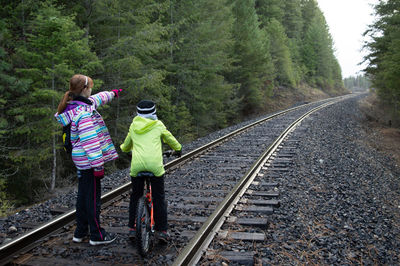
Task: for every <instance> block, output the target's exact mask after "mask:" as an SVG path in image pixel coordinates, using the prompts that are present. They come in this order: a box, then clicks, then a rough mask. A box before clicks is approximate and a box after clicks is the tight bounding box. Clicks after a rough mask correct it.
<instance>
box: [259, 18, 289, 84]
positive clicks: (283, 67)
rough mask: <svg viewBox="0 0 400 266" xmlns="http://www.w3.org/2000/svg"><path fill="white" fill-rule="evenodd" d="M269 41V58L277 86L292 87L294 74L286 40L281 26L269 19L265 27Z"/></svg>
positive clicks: (274, 20)
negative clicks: (271, 61)
mask: <svg viewBox="0 0 400 266" xmlns="http://www.w3.org/2000/svg"><path fill="white" fill-rule="evenodd" d="M266 29H267V31H268V35H269V37H270V40H271V56H272V59H273V62H274V66H275V70H276V79H277V82H278V84H281V85H284V86H289V87H293V86H294V85H295V83H296V81H295V80H296V79H295V74H294V70H293V65H292V59H291V56H290V49H289V47H288V46H287V43H288V42H289V41H288V38H287V36H286V33H285V29H284V28H283V26H282V24H281V23H280V22H279V21H277V20H276V19H271V20H270V22H269V23H268V24H267V25H266Z"/></svg>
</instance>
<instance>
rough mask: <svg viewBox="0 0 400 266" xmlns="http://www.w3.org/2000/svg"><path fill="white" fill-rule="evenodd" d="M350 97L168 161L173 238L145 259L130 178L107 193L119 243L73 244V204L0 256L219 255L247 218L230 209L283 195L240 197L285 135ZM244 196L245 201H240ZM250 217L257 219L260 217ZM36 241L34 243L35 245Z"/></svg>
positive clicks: (52, 259) (117, 259)
mask: <svg viewBox="0 0 400 266" xmlns="http://www.w3.org/2000/svg"><path fill="white" fill-rule="evenodd" d="M345 97H349V96H345ZM345 97H337V98H332V99H328V100H324V101H320V102H316V103H311V104H307V105H303V106H298V107H295V108H291V109H288V110H285V111H282V112H279V113H276V114H274V115H271V116H268V117H265V118H263V119H260V120H258V121H256V122H254V123H252V124H250V125H247V126H245V127H243V128H241V129H238V130H235V131H234V132H232V133H230V134H227V135H225V136H223V137H221V138H219V139H217V140H215V141H213V142H210V143H208V144H206V145H204V146H201V147H199V148H197V149H195V150H193V151H190V152H188V153H187V154H185V155H184V156H182V157H181V158H180V159H176V160H173V161H171V162H169V163H167V164H166V170H167V175H166V177H167V178H166V194H167V199H168V212H169V217H168V220H169V225H170V234H171V243H170V244H169V245H168V246H166V247H160V246H156V247H154V251H153V253H152V254H151V256H149V258H141V257H140V256H139V255H138V254H137V252H136V249H135V247H134V246H133V245H132V244H131V243H130V242H129V241H128V240H127V228H126V224H127V220H128V217H127V215H128V202H129V195H128V191H129V189H130V184H129V183H127V184H125V185H123V186H121V187H119V188H116V189H114V190H112V191H111V192H109V193H106V194H104V195H103V197H102V201H103V206H104V207H103V209H104V210H103V212H102V215H101V217H102V220H103V221H102V224H103V225H104V227H106V230H107V231H110V232H113V233H116V234H117V235H118V239H117V240H116V241H115V242H114V243H113V244H111V245H108V246H105V247H90V246H89V245H88V243H87V242H86V243H81V244H76V243H72V241H71V238H72V232H73V228H74V225H73V223H71V222H73V220H74V217H75V211H74V210H71V211H69V212H67V213H65V214H63V215H60V216H59V217H57V218H56V219H54V220H52V221H49V222H48V223H46V224H44V225H42V226H39V227H37V228H36V229H34V230H31V231H29V232H27V233H25V234H24V235H21V236H19V237H18V238H16V239H14V240H12V241H11V242H9V243H7V244H4V245H2V246H0V258H1V261H0V262H1V264H5V263H8V262H12V263H14V264H24V265H38V264H54V265H62V264H72V263H73V264H76V265H80V264H82V265H85V264H88V263H96V264H101V263H104V264H125V263H133V262H139V263H150V264H151V263H154V264H156V263H160V262H161V263H163V262H164V263H170V262H171V261H173V260H174V259H175V258H176V257H177V254H178V253H179V254H180V256H179V257H178V258H177V259H176V260H175V264H176V265H189V264H193V263H195V262H197V261H199V260H200V259H201V255H202V254H206V258H203V260H204V259H209V258H212V257H213V256H214V258H215V257H216V256H218V254H217V253H216V252H215V251H213V250H210V251H207V252H206V246H207V245H208V244H209V243H210V242H211V240H212V239H213V236H214V235H216V234H217V236H218V237H220V238H221V237H223V236H224V234H225V232H223V231H221V232H219V233H217V232H218V230H219V228H221V226H223V224H224V222H225V221H226V220H227V221H228V222H230V223H234V222H236V223H237V225H241V222H242V223H243V219H242V218H240V219H238V218H237V217H236V220H235V216H232V217H230V218H228V216H229V214H228V213H230V212H231V211H232V210H233V211H234V212H238V211H242V212H243V211H244V212H249V208H247V209H246V206H245V205H244V204H250V205H251V204H252V205H254V206H256V208H254V207H253V210H257V208H258V210H263V211H262V212H264V213H266V214H268V212H269V211H271V209H272V207H271V206H275V207H276V206H278V205H279V202H278V201H276V200H275V201H273V200H271V199H251V198H246V200H247V201H246V202H245V198H243V199H242V201H240V199H241V196H243V195H244V194H246V190H247V188H248V187H249V186H250V185H251V184H252V182H253V181H254V179H255V178H256V176H257V174H258V172H259V171H260V169H261V170H262V169H263V167H264V168H265V166H264V165H265V163H266V162H267V161H268V160H270V159H271V157H272V154H273V153H274V152H276V150H277V149H278V147H279V145H280V144H281V143H282V141H283V140H284V138H285V137H286V136H287V135H288V134H289V133H290V132H291V131H292V130H293V129H294V127H295V126H296V125H297V124H298V123H300V122H301V119H302V118H304V117H306V116H308V115H309V114H310V113H312V112H315V111H317V110H318V109H320V108H323V107H325V106H327V105H329V104H332V103H334V102H336V101H339V100H342V99H344V98H345ZM282 132H283V133H282ZM263 151H265V152H264V153H263ZM260 155H261V156H260ZM281 161H284V160H281ZM254 162H256V163H254ZM258 175H259V174H258ZM257 182H261V184H262V185H261V186H258V187H273V190H276V189H277V187H276V186H275V187H274V185H277V184H273V183H269V184H264V183H263V181H257ZM253 186H255V185H254V184H253ZM247 194H248V193H247ZM253 194H254V193H253ZM254 195H256V194H254ZM274 195H278V193H275V194H274ZM270 196H271V195H270ZM266 200H267V201H269V203H273V204H269V205H268V204H257V203H254V202H258V203H260V202H261V201H264V203H265V201H266ZM238 202H239V203H240V204H237V203H238ZM253 203H254V204H253ZM257 205H258V207H257ZM259 205H264V206H259ZM266 205H267V206H266ZM235 208H236V209H235ZM240 208H242V209H240ZM251 212H253V213H256V212H257V211H251ZM226 218H228V219H226ZM247 219H248V221H250V220H251V219H249V218H247ZM263 221H265V220H262V219H258V222H259V223H262V222H263ZM250 222H251V223H255V222H256V220H255V219H253V220H252V221H250ZM225 231H226V230H225ZM242 236H247V237H249V238H251V237H253V238H254V237H255V236H256V235H252V236H251V235H246V234H242ZM229 237H232V235H231V234H230V233H229V232H228V233H226V236H225V238H229ZM33 246H35V247H34V248H33V249H32V247H33Z"/></svg>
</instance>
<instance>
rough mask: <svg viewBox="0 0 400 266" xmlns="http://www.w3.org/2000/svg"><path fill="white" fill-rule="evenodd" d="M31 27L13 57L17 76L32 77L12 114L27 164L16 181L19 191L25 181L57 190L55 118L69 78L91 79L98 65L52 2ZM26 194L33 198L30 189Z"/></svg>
mask: <svg viewBox="0 0 400 266" xmlns="http://www.w3.org/2000/svg"><path fill="white" fill-rule="evenodd" d="M28 25H29V27H28V28H27V33H26V36H27V41H26V42H25V43H24V45H22V46H20V47H17V49H16V55H15V58H16V63H17V64H18V66H19V68H17V69H16V70H17V73H19V76H20V77H22V78H24V79H28V80H29V81H30V86H29V89H28V90H27V91H24V92H21V93H20V94H19V95H18V98H17V103H18V106H17V107H15V108H14V109H13V110H11V111H10V112H11V113H12V115H13V117H14V121H15V123H16V125H15V126H16V127H15V129H14V130H13V137H14V138H15V139H16V140H19V142H18V143H17V144H18V146H19V147H20V150H19V151H18V152H16V153H15V154H14V158H15V161H16V162H18V163H21V164H22V165H23V166H24V167H23V168H22V169H20V171H21V172H22V174H21V177H22V176H23V177H24V179H23V180H13V184H15V185H17V186H18V188H19V189H21V183H25V184H29V183H32V184H33V183H34V182H38V184H40V183H44V184H45V185H46V186H47V185H50V189H53V188H54V186H55V176H56V172H57V164H56V163H57V160H56V158H57V149H56V148H57V145H56V144H57V143H56V134H57V133H58V132H59V129H58V127H57V125H56V123H55V121H54V119H53V118H52V117H53V114H54V112H55V110H56V107H57V105H58V102H59V100H60V99H61V97H62V95H63V94H64V92H65V91H66V90H67V88H66V87H67V84H68V83H67V82H68V80H69V78H70V77H71V76H72V75H73V74H75V73H79V72H80V73H84V74H88V75H90V74H91V73H94V72H95V71H96V70H97V69H98V68H99V67H100V64H99V61H98V59H97V57H96V55H94V54H93V53H92V52H91V51H90V48H89V45H88V39H87V38H84V37H83V36H84V32H83V31H82V30H80V29H79V28H78V27H77V26H76V25H75V23H74V18H73V17H71V16H64V15H62V12H61V11H60V10H59V9H58V8H56V7H55V6H54V5H53V4H52V3H51V1H46V2H44V3H43V4H42V6H41V7H40V8H39V9H38V11H37V12H36V14H35V16H34V17H33V19H32V20H31V21H29V23H28ZM95 84H98V82H95ZM49 165H53V169H52V175H51V181H49V180H48V176H49V167H48V166H49ZM27 177H28V178H27ZM14 182H15V183H14ZM19 182H21V183H19ZM38 184H33V185H26V186H22V187H26V188H29V187H35V186H36V185H38ZM25 193H26V194H25V195H26V196H28V197H32V196H33V195H32V194H30V193H31V191H30V190H28V191H26V192H25Z"/></svg>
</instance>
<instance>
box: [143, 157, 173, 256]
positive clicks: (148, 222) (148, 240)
mask: <svg viewBox="0 0 400 266" xmlns="http://www.w3.org/2000/svg"><path fill="white" fill-rule="evenodd" d="M163 155H164V156H166V157H170V156H171V155H173V156H177V157H180V154H179V153H176V152H174V151H166V152H164V153H163ZM137 177H139V178H144V193H143V196H142V197H140V198H139V200H138V203H137V207H136V246H137V249H138V251H139V254H140V255H142V256H145V255H146V254H147V253H148V252H149V250H150V248H151V246H152V244H153V243H154V239H153V236H154V218H153V200H152V197H151V182H150V178H151V177H154V174H153V173H152V172H146V171H144V172H139V173H138V175H137Z"/></svg>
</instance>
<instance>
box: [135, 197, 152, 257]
mask: <svg viewBox="0 0 400 266" xmlns="http://www.w3.org/2000/svg"><path fill="white" fill-rule="evenodd" d="M137 204H138V205H137V209H136V246H137V249H138V251H139V254H140V255H142V256H145V255H146V254H147V252H148V251H149V249H150V234H151V228H150V227H151V225H150V219H151V217H150V212H149V209H148V207H147V199H146V197H141V198H140V199H139V201H138V203H137Z"/></svg>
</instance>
